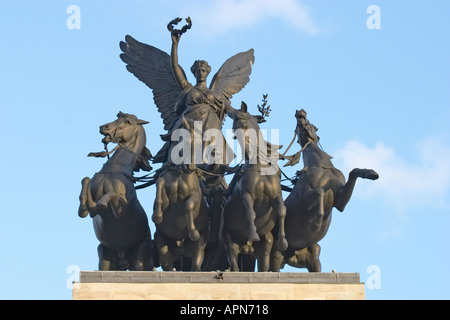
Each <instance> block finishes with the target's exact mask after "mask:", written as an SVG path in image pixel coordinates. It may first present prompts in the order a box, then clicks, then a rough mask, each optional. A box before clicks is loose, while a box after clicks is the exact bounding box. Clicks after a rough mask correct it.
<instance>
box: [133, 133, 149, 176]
mask: <svg viewBox="0 0 450 320" xmlns="http://www.w3.org/2000/svg"><path fill="white" fill-rule="evenodd" d="M138 130H139V131H140V132H139V134H141V135H142V139H144V147H143V148H142V151H141V153H140V154H139V156H138V157H137V159H136V163H135V165H134V168H133V171H134V172H138V171H139V170H143V171H151V170H152V169H153V168H152V166H151V165H150V160H151V159H152V158H153V155H152V153H151V152H150V150H149V149H148V148H147V147H146V146H145V142H146V140H147V139H146V138H145V130H144V128H143V127H142V125H140V126H139V129H138Z"/></svg>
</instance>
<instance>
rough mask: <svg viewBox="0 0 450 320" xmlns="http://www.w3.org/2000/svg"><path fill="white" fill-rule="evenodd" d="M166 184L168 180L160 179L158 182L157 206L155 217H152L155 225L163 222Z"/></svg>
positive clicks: (154, 208) (155, 206) (154, 211)
mask: <svg viewBox="0 0 450 320" xmlns="http://www.w3.org/2000/svg"><path fill="white" fill-rule="evenodd" d="M165 182H166V180H165V179H164V178H158V180H156V198H155V204H154V206H153V215H152V221H153V222H154V223H155V224H160V223H161V222H162V220H163V212H162V207H163V204H164V202H163V192H164V191H165V190H164V189H165Z"/></svg>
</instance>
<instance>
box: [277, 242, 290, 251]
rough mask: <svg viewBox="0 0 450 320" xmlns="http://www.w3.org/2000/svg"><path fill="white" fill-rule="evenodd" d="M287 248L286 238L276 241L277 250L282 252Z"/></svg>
mask: <svg viewBox="0 0 450 320" xmlns="http://www.w3.org/2000/svg"><path fill="white" fill-rule="evenodd" d="M287 248H288V243H287V241H286V239H280V240H278V242H277V249H278V251H281V252H283V251H286V249H287Z"/></svg>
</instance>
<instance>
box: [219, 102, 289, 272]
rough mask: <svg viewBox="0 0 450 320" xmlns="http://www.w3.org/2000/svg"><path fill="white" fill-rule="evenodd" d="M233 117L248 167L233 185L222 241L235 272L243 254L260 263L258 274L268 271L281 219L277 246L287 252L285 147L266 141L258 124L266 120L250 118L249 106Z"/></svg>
mask: <svg viewBox="0 0 450 320" xmlns="http://www.w3.org/2000/svg"><path fill="white" fill-rule="evenodd" d="M230 117H231V118H232V119H233V120H234V121H233V130H234V134H235V137H236V138H238V141H239V144H240V145H241V149H242V150H243V154H244V157H245V164H243V166H242V169H241V173H238V174H236V175H235V177H234V181H232V182H231V183H230V190H231V191H230V194H229V196H228V199H227V202H226V204H225V207H224V211H223V230H222V239H223V241H224V244H225V247H226V250H227V257H228V262H229V264H230V270H231V271H239V266H238V255H239V254H244V255H247V254H250V255H252V256H253V257H255V258H256V260H257V263H258V271H268V270H269V266H270V262H269V260H270V252H271V250H272V246H273V236H272V233H271V231H272V228H273V227H274V226H275V223H276V220H277V218H278V222H279V226H280V228H279V229H278V237H277V239H278V241H277V246H278V248H279V250H281V251H284V250H285V249H286V248H287V243H286V239H285V235H284V217H285V214H286V209H285V206H284V203H283V198H282V195H281V186H280V175H279V172H278V171H279V170H278V167H277V161H278V152H277V149H279V148H281V147H279V146H275V145H271V144H270V143H269V142H267V141H265V140H264V139H263V137H262V134H261V130H260V128H259V125H258V123H261V122H263V121H264V119H263V117H261V116H258V117H257V116H252V115H250V114H249V113H248V112H247V106H246V104H245V103H242V106H241V109H240V110H235V112H234V113H230ZM258 144H259V146H258ZM267 148H270V150H267ZM263 149H265V151H264V150H263ZM274 159H276V160H274ZM271 160H272V161H273V162H272V163H271V162H270V161H271Z"/></svg>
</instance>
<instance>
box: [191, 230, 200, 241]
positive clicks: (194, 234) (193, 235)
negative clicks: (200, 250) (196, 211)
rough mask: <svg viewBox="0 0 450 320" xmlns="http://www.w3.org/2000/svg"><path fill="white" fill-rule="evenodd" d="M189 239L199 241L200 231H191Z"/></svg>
mask: <svg viewBox="0 0 450 320" xmlns="http://www.w3.org/2000/svg"><path fill="white" fill-rule="evenodd" d="M189 239H191V240H192V241H198V239H200V232H198V231H197V230H192V231H189Z"/></svg>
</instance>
